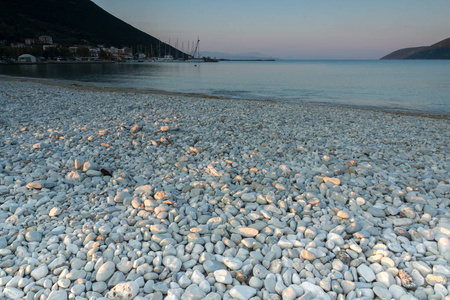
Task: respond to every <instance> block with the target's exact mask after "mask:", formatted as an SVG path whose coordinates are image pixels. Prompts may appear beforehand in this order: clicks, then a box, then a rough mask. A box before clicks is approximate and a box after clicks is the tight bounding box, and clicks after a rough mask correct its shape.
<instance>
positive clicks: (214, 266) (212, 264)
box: [203, 260, 226, 273]
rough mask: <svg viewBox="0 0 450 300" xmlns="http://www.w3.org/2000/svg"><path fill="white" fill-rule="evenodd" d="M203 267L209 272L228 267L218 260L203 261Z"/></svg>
mask: <svg viewBox="0 0 450 300" xmlns="http://www.w3.org/2000/svg"><path fill="white" fill-rule="evenodd" d="M203 268H204V269H205V271H206V272H207V273H212V272H214V271H217V270H223V269H226V266H225V265H224V264H223V263H221V262H219V261H217V260H207V261H205V262H204V263H203Z"/></svg>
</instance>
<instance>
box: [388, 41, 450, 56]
mask: <svg viewBox="0 0 450 300" xmlns="http://www.w3.org/2000/svg"><path fill="white" fill-rule="evenodd" d="M381 59H450V38H448V39H445V40H443V41H440V42H438V43H436V44H433V45H431V46H425V47H415V48H405V49H400V50H397V51H394V52H392V53H391V54H388V55H386V56H384V57H382V58H381Z"/></svg>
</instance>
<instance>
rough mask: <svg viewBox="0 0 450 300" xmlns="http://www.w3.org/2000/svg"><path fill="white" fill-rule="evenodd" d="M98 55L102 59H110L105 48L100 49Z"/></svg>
mask: <svg viewBox="0 0 450 300" xmlns="http://www.w3.org/2000/svg"><path fill="white" fill-rule="evenodd" d="M98 57H99V58H100V59H101V60H106V59H108V53H106V52H105V50H103V49H100V52H99V53H98Z"/></svg>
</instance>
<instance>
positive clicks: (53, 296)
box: [47, 290, 68, 300]
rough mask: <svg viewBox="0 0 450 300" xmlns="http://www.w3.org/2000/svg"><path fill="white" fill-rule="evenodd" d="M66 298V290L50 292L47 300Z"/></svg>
mask: <svg viewBox="0 0 450 300" xmlns="http://www.w3.org/2000/svg"><path fill="white" fill-rule="evenodd" d="M67 298H68V296H67V292H66V290H57V291H52V292H50V294H49V295H48V298H47V300H67Z"/></svg>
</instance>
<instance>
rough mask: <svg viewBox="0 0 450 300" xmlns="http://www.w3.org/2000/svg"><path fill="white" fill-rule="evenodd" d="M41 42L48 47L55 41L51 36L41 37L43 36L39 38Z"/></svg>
mask: <svg viewBox="0 0 450 300" xmlns="http://www.w3.org/2000/svg"><path fill="white" fill-rule="evenodd" d="M39 41H40V42H41V43H43V44H47V45H51V44H53V39H52V37H51V36H48V35H41V36H40V37H39Z"/></svg>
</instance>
